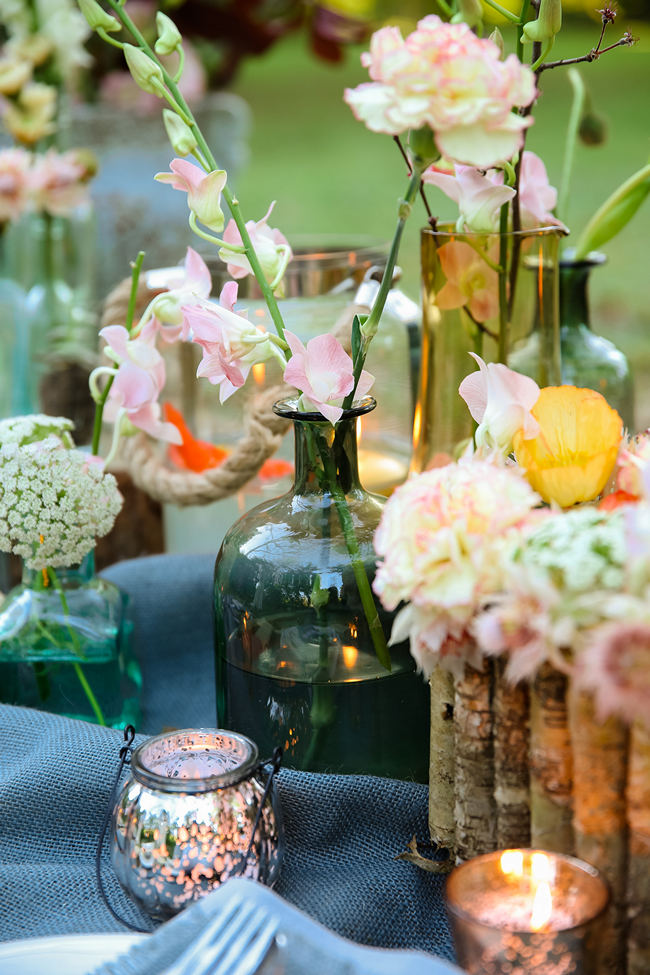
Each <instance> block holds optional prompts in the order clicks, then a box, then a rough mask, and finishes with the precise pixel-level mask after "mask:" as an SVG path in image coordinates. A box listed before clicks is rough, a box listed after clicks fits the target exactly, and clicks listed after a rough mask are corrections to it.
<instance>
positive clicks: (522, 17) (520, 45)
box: [516, 0, 530, 62]
mask: <svg viewBox="0 0 650 975" xmlns="http://www.w3.org/2000/svg"><path fill="white" fill-rule="evenodd" d="M529 9H530V0H524V2H523V3H522V5H521V11H520V12H519V27H518V29H517V48H516V52H517V57H518V58H519V60H520V61H522V62H523V60H524V42H523V41H522V39H521V38H522V37H523V34H522V29H523V26H524V24H525V23H526V21H527V19H528V11H529Z"/></svg>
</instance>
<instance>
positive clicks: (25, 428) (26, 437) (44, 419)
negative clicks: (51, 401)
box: [0, 413, 74, 448]
mask: <svg viewBox="0 0 650 975" xmlns="http://www.w3.org/2000/svg"><path fill="white" fill-rule="evenodd" d="M73 427H74V423H73V422H72V420H68V418H67V417H65V416H47V415H46V414H45V413H30V414H29V415H28V416H10V417H9V418H8V419H7V420H0V448H2V447H5V446H6V445H7V444H10V443H13V444H20V445H21V446H24V445H25V444H29V443H36V441H37V440H45V438H46V437H48V436H50V435H52V434H53V435H54V436H57V437H59V438H60V439H61V441H62V442H63V444H64V445H65V446H66V447H73V446H74V443H73V441H72V437H71V435H70V432H71V430H72V429H73Z"/></svg>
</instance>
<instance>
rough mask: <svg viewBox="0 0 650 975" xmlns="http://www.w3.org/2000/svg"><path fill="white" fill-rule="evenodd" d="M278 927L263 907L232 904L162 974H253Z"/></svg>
mask: <svg viewBox="0 0 650 975" xmlns="http://www.w3.org/2000/svg"><path fill="white" fill-rule="evenodd" d="M277 930H278V922H277V921H276V920H275V919H274V918H269V917H268V915H267V912H266V910H265V909H264V908H261V907H257V908H256V907H255V906H254V905H251V904H243V905H242V904H241V902H240V901H237V902H235V903H234V904H229V905H228V907H227V908H226V909H225V910H224V911H223V912H220V913H219V914H218V915H217V917H215V918H214V919H213V920H212V922H211V923H210V924H209V925H208V926H207V928H206V929H205V931H204V932H203V933H202V934H201V937H200V938H199V939H198V941H196V942H195V943H194V944H193V945H192V947H191V948H190V949H188V951H185V952H183V954H182V955H181V957H180V958H179V959H178V960H177V961H176V962H175V963H174V965H172V966H171V967H170V968H167V969H166V970H165V972H164V973H163V975H253V973H254V972H255V971H256V970H257V969H258V968H259V966H260V965H261V963H262V961H263V960H264V958H265V957H266V955H267V954H268V951H269V949H270V947H271V945H272V944H273V941H274V940H275V935H276V932H277Z"/></svg>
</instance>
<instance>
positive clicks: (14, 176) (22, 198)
mask: <svg viewBox="0 0 650 975" xmlns="http://www.w3.org/2000/svg"><path fill="white" fill-rule="evenodd" d="M30 163H31V156H30V154H29V153H28V152H26V151H25V150H24V149H3V150H2V151H0V226H1V225H2V224H3V223H4V222H5V221H6V220H16V219H17V218H18V217H19V216H20V215H21V213H22V212H23V211H24V210H25V209H26V206H27V190H28V175H29V167H30Z"/></svg>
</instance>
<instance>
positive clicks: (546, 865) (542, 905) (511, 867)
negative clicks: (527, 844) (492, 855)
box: [499, 850, 555, 931]
mask: <svg viewBox="0 0 650 975" xmlns="http://www.w3.org/2000/svg"><path fill="white" fill-rule="evenodd" d="M499 865H500V867H501V870H502V872H503V873H504V874H506V875H507V876H509V877H513V878H515V879H516V878H520V877H523V876H524V853H523V850H504V851H503V853H502V854H501V857H500V860H499ZM554 876H555V869H554V866H553V862H552V860H551V859H550V857H547V856H546V854H545V853H533V854H532V856H531V858H530V880H531V888H532V895H533V901H532V905H531V916H530V930H531V931H540V930H541V929H542V928H544V927H546V925H547V924H548V922H549V921H550V919H551V916H552V914H553V895H552V893H551V884H552V882H553V879H554Z"/></svg>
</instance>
